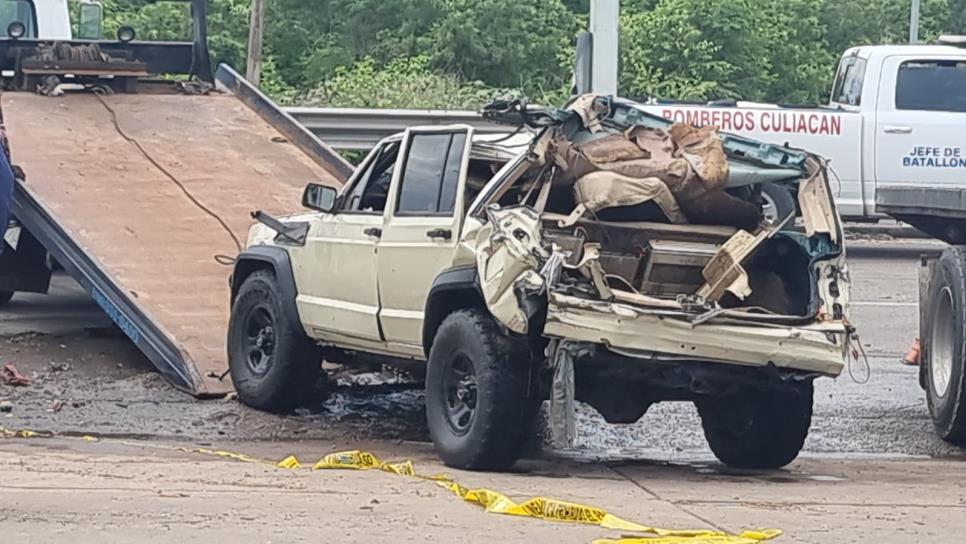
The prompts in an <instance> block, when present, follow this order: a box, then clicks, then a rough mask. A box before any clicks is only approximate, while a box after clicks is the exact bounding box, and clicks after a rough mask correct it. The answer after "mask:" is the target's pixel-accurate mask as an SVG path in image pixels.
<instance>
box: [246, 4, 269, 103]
mask: <svg viewBox="0 0 966 544" xmlns="http://www.w3.org/2000/svg"><path fill="white" fill-rule="evenodd" d="M264 29H265V0H252V11H251V23H250V26H249V29H248V66H247V70H246V71H245V77H246V78H247V79H248V81H250V82H251V83H252V85H255V86H258V84H259V81H260V80H261V78H262V33H263V31H264Z"/></svg>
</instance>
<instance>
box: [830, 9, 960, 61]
mask: <svg viewBox="0 0 966 544" xmlns="http://www.w3.org/2000/svg"><path fill="white" fill-rule="evenodd" d="M952 1H953V2H958V3H959V4H960V8H959V9H960V14H959V19H958V20H962V18H963V17H966V14H963V13H962V7H963V6H964V5H966V3H964V2H963V0H952ZM911 6H912V0H853V1H849V2H842V1H841V0H825V1H824V2H823V5H822V6H821V9H820V10H819V20H820V22H821V24H822V25H823V26H825V28H826V40H827V41H828V45H829V48H830V49H831V50H832V51H833V52H835V53H841V52H842V51H844V50H846V49H848V48H849V47H853V46H856V45H874V44H881V43H906V42H907V41H908V40H909V12H910V9H911ZM920 14H921V15H920V20H919V38H920V39H921V40H924V41H931V40H934V39H935V38H936V37H938V36H939V34H941V33H942V32H943V31H944V30H948V29H947V28H946V27H947V26H948V25H949V24H950V22H952V21H955V20H957V19H956V17H957V14H956V13H955V10H953V9H951V5H950V0H922V4H921V8H920Z"/></svg>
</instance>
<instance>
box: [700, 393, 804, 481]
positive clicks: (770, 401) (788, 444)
mask: <svg viewBox="0 0 966 544" xmlns="http://www.w3.org/2000/svg"><path fill="white" fill-rule="evenodd" d="M813 393H814V388H813V385H812V382H810V381H809V382H804V383H801V384H798V385H797V386H795V387H794V389H793V390H791V391H789V390H787V389H783V390H781V391H761V390H752V389H741V390H739V391H738V392H737V393H734V394H730V395H725V396H721V397H716V398H712V399H706V400H702V401H699V402H697V407H698V413H699V414H700V415H701V425H702V427H704V436H705V438H706V439H707V441H708V445H709V446H711V451H713V452H714V455H715V457H717V458H718V459H719V460H720V461H721V462H722V463H724V464H726V465H728V466H730V467H734V468H744V469H773V468H779V467H783V466H785V465H787V464H788V463H791V462H792V461H794V460H795V458H796V457H798V453H799V452H800V451H801V450H802V446H803V445H804V444H805V437H807V436H808V429H809V427H810V426H811V424H812V396H813Z"/></svg>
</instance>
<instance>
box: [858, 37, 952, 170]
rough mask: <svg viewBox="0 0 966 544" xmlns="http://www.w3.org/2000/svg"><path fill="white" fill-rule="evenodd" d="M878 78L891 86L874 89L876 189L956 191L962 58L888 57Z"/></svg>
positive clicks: (885, 85) (886, 85)
mask: <svg viewBox="0 0 966 544" xmlns="http://www.w3.org/2000/svg"><path fill="white" fill-rule="evenodd" d="M883 73H885V74H896V80H895V83H894V84H892V85H890V84H884V85H882V86H881V88H880V89H879V100H878V104H877V114H876V126H875V131H876V132H875V179H876V186H879V187H881V186H884V185H885V186H887V185H920V184H922V185H930V186H943V185H945V186H962V184H963V182H964V180H966V178H964V175H963V173H964V172H966V138H964V137H963V134H964V129H963V127H966V57H961V58H958V59H957V58H950V57H930V56H923V57H918V58H909V57H908V56H904V57H900V56H894V57H888V58H886V60H885V63H884V65H883ZM884 81H887V80H884Z"/></svg>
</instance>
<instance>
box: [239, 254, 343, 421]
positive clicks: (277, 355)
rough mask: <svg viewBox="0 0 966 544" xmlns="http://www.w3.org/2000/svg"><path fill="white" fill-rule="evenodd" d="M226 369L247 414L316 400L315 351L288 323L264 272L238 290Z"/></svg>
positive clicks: (318, 361)
mask: <svg viewBox="0 0 966 544" xmlns="http://www.w3.org/2000/svg"><path fill="white" fill-rule="evenodd" d="M228 366H229V368H230V369H231V379H232V382H233V383H234V385H235V390H236V391H238V398H239V399H240V400H241V401H242V402H244V403H245V404H247V405H249V406H252V407H253V408H258V409H260V410H267V411H272V412H289V411H291V410H293V409H295V408H297V407H299V406H301V405H303V404H305V403H306V402H308V401H311V400H315V399H314V398H313V397H316V396H318V397H321V396H322V392H321V391H320V389H321V388H320V387H319V386H320V384H324V379H325V376H324V374H323V371H322V352H321V349H320V348H319V347H318V346H317V345H316V344H315V342H313V341H312V340H311V339H309V338H308V337H307V336H306V335H305V333H303V332H302V329H301V326H300V325H299V323H298V322H292V320H291V319H289V317H288V314H287V313H286V312H285V308H284V306H283V301H282V297H281V289H280V288H279V286H278V280H277V279H276V278H275V275H274V274H272V273H271V272H269V271H265V270H258V271H256V272H253V273H252V274H251V275H250V276H248V278H246V279H245V282H244V283H242V286H241V288H240V289H239V290H238V296H237V298H236V299H235V303H234V304H233V305H232V310H231V319H230V320H229V322H228ZM319 400H321V398H320V399H319Z"/></svg>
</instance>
